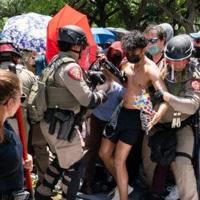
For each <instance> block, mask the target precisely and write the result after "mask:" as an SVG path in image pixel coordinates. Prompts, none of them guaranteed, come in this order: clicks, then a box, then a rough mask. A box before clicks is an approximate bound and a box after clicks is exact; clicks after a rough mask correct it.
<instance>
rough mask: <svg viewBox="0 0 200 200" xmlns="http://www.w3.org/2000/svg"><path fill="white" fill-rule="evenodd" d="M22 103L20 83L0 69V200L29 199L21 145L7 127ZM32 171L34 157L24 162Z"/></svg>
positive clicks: (29, 157) (9, 127)
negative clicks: (25, 187) (25, 188)
mask: <svg viewBox="0 0 200 200" xmlns="http://www.w3.org/2000/svg"><path fill="white" fill-rule="evenodd" d="M20 100H21V90H20V81H19V79H18V78H17V76H16V75H15V74H13V73H11V72H8V71H6V70H2V69H0V159H1V162H0V199H1V200H5V199H15V198H16V197H17V196H18V195H19V196H18V198H19V197H20V198H21V199H26V198H25V197H26V196H27V193H26V192H23V188H24V172H23V169H24V168H23V162H22V160H23V158H22V145H21V142H20V140H19V138H18V136H17V135H16V133H15V132H14V130H13V129H12V128H11V126H10V125H9V124H8V123H7V121H6V120H7V119H8V118H10V117H13V115H14V114H15V113H16V111H17V109H18V107H19V105H20ZM24 167H25V168H26V169H29V170H32V167H33V163H32V157H31V156H30V155H29V156H28V159H27V160H26V161H25V162H24Z"/></svg>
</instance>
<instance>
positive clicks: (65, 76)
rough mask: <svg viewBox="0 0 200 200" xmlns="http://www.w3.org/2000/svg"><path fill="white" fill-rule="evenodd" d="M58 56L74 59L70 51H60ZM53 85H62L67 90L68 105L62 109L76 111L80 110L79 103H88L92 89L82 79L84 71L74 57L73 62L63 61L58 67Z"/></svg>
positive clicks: (85, 104)
mask: <svg viewBox="0 0 200 200" xmlns="http://www.w3.org/2000/svg"><path fill="white" fill-rule="evenodd" d="M59 56H60V58H64V57H70V58H72V59H74V57H73V54H72V53H71V52H60V54H59ZM55 86H56V87H60V86H61V87H64V88H66V89H67V91H68V94H67V95H68V106H67V108H63V109H69V110H72V111H74V112H75V113H77V112H79V110H80V105H82V106H88V105H89V103H90V100H91V98H90V96H91V93H92V91H91V90H90V88H89V87H88V85H87V83H86V81H85V79H84V72H83V70H82V69H81V67H80V66H79V65H78V64H77V60H75V59H74V62H70V63H69V64H66V63H63V64H62V66H61V67H59V69H58V71H57V72H56V73H55ZM61 109H62V108H61Z"/></svg>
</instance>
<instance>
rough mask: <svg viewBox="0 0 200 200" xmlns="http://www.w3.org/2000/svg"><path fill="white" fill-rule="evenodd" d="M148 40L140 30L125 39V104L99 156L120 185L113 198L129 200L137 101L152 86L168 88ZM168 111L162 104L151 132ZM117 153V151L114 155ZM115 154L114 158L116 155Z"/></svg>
mask: <svg viewBox="0 0 200 200" xmlns="http://www.w3.org/2000/svg"><path fill="white" fill-rule="evenodd" d="M146 45H147V40H146V39H145V37H144V36H143V34H142V33H141V32H139V31H137V30H135V31H132V32H130V33H128V34H126V35H125V36H124V37H123V38H122V47H123V49H124V51H125V53H126V57H127V60H128V63H127V64H126V67H125V69H124V72H125V73H126V75H127V77H128V81H127V83H126V86H125V87H126V88H127V89H126V92H125V94H124V97H123V105H122V108H121V110H120V112H119V116H118V121H117V127H116V133H115V135H114V136H112V137H111V138H109V139H108V138H103V139H102V144H101V148H100V152H99V155H100V157H101V158H102V160H103V162H104V164H105V166H106V167H107V168H108V170H109V171H110V173H111V174H112V175H113V176H114V178H115V180H116V182H117V188H118V189H117V191H116V192H115V195H114V197H113V199H119V197H120V200H128V173H127V168H126V160H127V157H128V154H129V152H130V150H131V148H132V146H133V145H134V144H135V142H136V141H137V138H138V135H139V134H140V133H141V120H140V110H141V107H140V106H139V104H137V99H140V98H143V96H142V94H143V91H146V90H147V89H148V87H149V86H150V84H153V86H154V87H155V89H156V90H160V91H166V87H165V85H164V84H163V82H162V81H161V80H160V78H159V73H157V72H158V68H157V66H156V65H155V63H154V62H152V61H151V60H150V59H148V58H147V57H146V56H145V51H146V49H145V47H146ZM166 109H167V104H166V103H162V104H161V105H160V107H159V109H158V111H157V112H155V113H154V115H153V116H152V120H151V121H150V122H149V124H148V129H151V127H152V126H153V125H154V124H156V123H157V122H158V121H159V120H160V118H161V117H162V116H163V114H164V113H165V111H166ZM114 151H115V152H114ZM113 155H114V156H113Z"/></svg>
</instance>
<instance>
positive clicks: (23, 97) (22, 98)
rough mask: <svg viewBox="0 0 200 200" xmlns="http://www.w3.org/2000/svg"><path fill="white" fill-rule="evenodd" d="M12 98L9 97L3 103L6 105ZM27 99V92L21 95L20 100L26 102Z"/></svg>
mask: <svg viewBox="0 0 200 200" xmlns="http://www.w3.org/2000/svg"><path fill="white" fill-rule="evenodd" d="M9 99H10V98H8V99H7V100H6V101H5V102H4V103H3V104H2V105H4V106H5V105H6V104H7V103H8V101H9ZM25 100H26V95H25V94H22V95H21V97H20V101H21V103H24V101H25Z"/></svg>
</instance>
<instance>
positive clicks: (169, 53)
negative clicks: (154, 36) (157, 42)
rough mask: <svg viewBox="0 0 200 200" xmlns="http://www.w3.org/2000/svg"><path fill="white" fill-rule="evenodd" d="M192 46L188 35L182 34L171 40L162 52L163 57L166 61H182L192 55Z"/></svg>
mask: <svg viewBox="0 0 200 200" xmlns="http://www.w3.org/2000/svg"><path fill="white" fill-rule="evenodd" d="M192 51H193V44H192V41H191V39H190V37H189V35H186V34H182V35H177V36H175V37H173V38H171V39H170V40H169V41H168V42H167V44H166V46H165V50H164V55H165V57H166V58H167V59H168V60H172V61H173V60H177V61H178V60H183V59H186V58H189V57H190V56H191V55H192Z"/></svg>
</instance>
